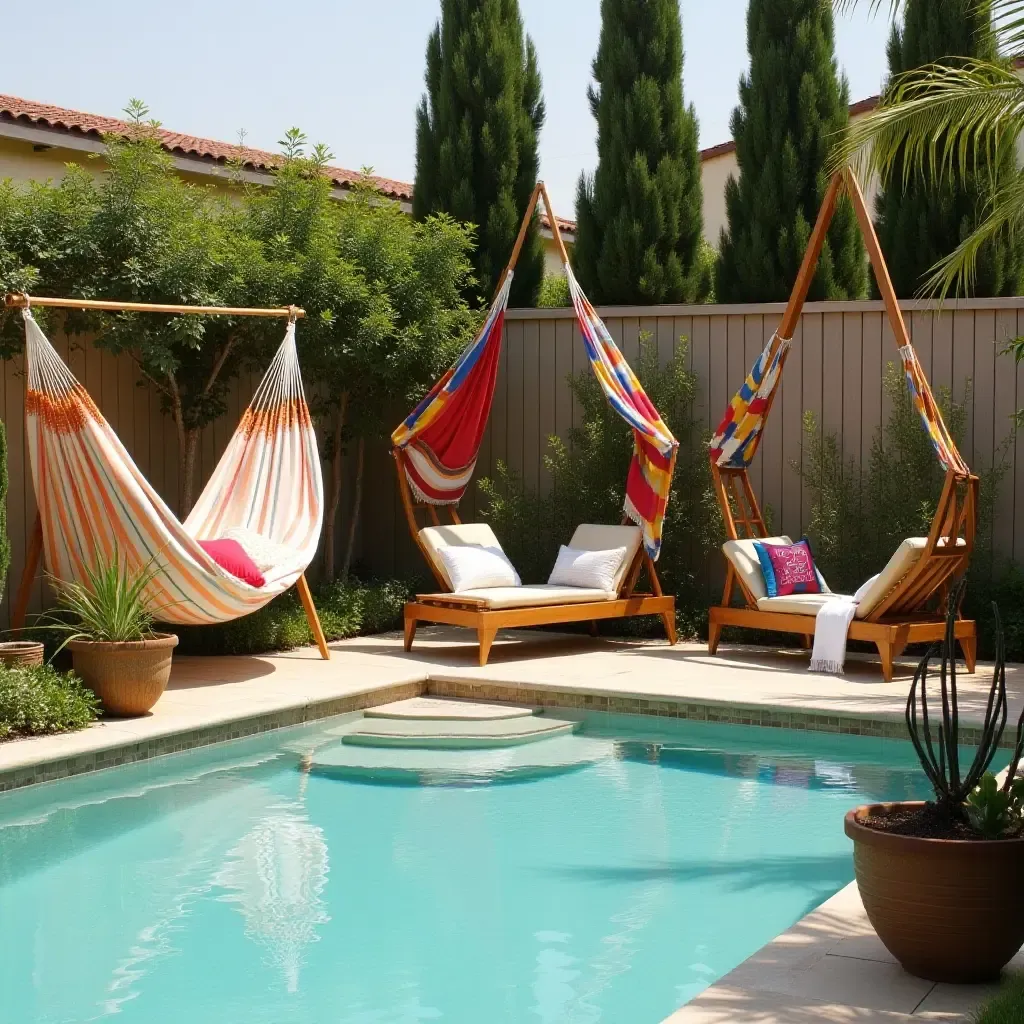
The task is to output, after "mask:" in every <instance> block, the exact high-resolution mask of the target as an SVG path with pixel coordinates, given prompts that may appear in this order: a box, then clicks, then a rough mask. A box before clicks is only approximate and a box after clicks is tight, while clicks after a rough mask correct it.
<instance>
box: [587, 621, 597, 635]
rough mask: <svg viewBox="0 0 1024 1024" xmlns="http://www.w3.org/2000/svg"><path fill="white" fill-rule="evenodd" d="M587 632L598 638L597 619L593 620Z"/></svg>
mask: <svg viewBox="0 0 1024 1024" xmlns="http://www.w3.org/2000/svg"><path fill="white" fill-rule="evenodd" d="M587 632H588V633H590V635H591V636H597V635H598V631H597V619H591V620H590V624H589V625H588V626H587Z"/></svg>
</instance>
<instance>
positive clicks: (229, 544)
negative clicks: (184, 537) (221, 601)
mask: <svg viewBox="0 0 1024 1024" xmlns="http://www.w3.org/2000/svg"><path fill="white" fill-rule="evenodd" d="M199 546H200V547H201V548H202V549H203V550H204V551H205V552H206V553H207V554H208V555H209V556H210V557H211V558H212V559H213V560H214V561H215V562H216V563H217V564H218V565H219V566H220V567H221V568H222V569H226V570H227V571H228V572H229V573H231V575H232V576H237V577H238V578H239V579H240V580H242V582H243V583H248V584H249V586H250V587H262V586H263V585H264V584H265V583H266V582H267V581H266V580H265V579H264V578H263V573H261V572H260V570H259V567H258V566H257V565H256V563H255V562H254V561H253V560H252V559H251V558H250V557H249V556H248V555H247V554H246V553H245V548H243V547H242V545H241V544H239V543H238V541H237V540H228V539H227V538H226V537H222V538H221V539H220V540H201V541H200V542H199Z"/></svg>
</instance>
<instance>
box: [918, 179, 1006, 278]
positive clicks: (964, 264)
mask: <svg viewBox="0 0 1024 1024" xmlns="http://www.w3.org/2000/svg"><path fill="white" fill-rule="evenodd" d="M1022 230H1024V171H1017V172H1016V173H1015V174H1014V175H1013V176H1012V177H1010V178H1008V179H1007V180H1006V181H1004V182H1002V183H1000V185H999V186H998V187H997V188H996V190H995V192H994V193H993V194H992V196H991V198H990V200H989V201H988V203H987V205H986V207H985V209H984V210H983V211H982V216H981V219H980V223H979V224H978V226H977V227H976V228H975V229H974V231H972V232H971V233H970V234H969V235H968V236H967V237H966V238H965V239H964V240H963V241H962V242H961V243H960V244H959V245H958V246H957V247H956V248H955V249H954V250H953V251H952V252H951V253H950V254H949V255H948V256H946V257H944V258H943V259H941V260H939V262H938V263H936V264H935V266H934V267H932V268H931V270H930V271H929V274H928V277H927V278H926V279H925V281H924V284H923V285H922V286H921V289H920V292H919V294H921V295H923V296H935V297H939V298H945V297H946V296H947V295H949V294H950V292H951V291H953V290H954V289H955V290H956V291H957V292H959V293H960V294H966V295H969V294H971V292H972V291H973V286H974V279H975V272H976V268H977V261H978V254H979V252H980V251H981V249H982V248H983V247H984V245H985V244H986V243H987V242H990V241H991V240H992V239H994V238H996V237H997V236H999V235H1006V236H1007V237H1010V238H1013V237H1015V236H1017V234H1018V233H1019V232H1020V231H1022Z"/></svg>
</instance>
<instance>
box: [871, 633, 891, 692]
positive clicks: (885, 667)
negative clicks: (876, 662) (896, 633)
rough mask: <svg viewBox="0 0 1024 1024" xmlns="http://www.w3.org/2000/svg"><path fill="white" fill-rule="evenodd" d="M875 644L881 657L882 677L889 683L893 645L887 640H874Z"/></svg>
mask: <svg viewBox="0 0 1024 1024" xmlns="http://www.w3.org/2000/svg"><path fill="white" fill-rule="evenodd" d="M875 646H876V647H877V648H878V653H879V654H880V655H881V658H882V678H883V679H884V680H885V681H886V682H887V683H891V682H892V659H893V645H892V644H891V643H890V642H889V641H888V640H876V641H875Z"/></svg>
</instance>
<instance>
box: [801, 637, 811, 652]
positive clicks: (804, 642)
mask: <svg viewBox="0 0 1024 1024" xmlns="http://www.w3.org/2000/svg"><path fill="white" fill-rule="evenodd" d="M800 645H801V646H802V647H803V649H804V650H805V651H809V650H811V649H812V648H813V647H814V634H813V633H801V635H800Z"/></svg>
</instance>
